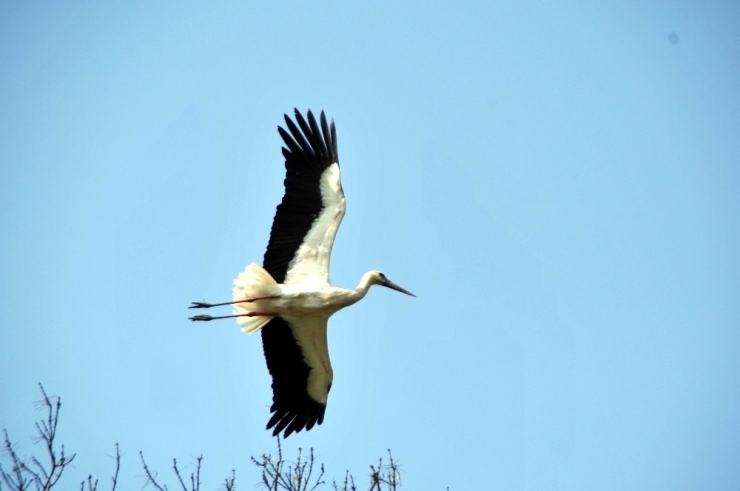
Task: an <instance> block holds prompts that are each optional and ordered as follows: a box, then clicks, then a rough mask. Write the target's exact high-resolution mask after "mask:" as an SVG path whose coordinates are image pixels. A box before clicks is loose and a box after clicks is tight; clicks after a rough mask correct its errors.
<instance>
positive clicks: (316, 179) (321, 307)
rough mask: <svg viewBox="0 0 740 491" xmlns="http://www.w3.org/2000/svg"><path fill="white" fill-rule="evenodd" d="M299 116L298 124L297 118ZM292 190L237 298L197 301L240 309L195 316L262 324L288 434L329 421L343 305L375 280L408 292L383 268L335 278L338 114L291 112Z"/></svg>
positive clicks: (238, 284) (278, 425)
mask: <svg viewBox="0 0 740 491" xmlns="http://www.w3.org/2000/svg"><path fill="white" fill-rule="evenodd" d="M296 123H297V124H296ZM285 124H286V127H287V131H286V130H285V129H283V128H281V127H278V132H279V133H280V136H281V137H282V138H283V141H284V142H285V146H284V147H283V149H282V150H283V156H284V157H285V169H286V176H285V196H283V201H282V203H280V204H279V205H278V207H277V211H276V213H275V219H274V220H273V223H272V230H271V232H270V242H269V244H268V245H267V251H266V252H265V257H264V260H263V266H259V265H258V264H255V263H252V264H250V265H249V266H247V267H246V269H245V270H244V271H243V272H241V273H240V274H239V275H238V276H237V278H236V279H235V280H234V289H233V292H232V293H233V295H232V296H233V301H231V302H225V303H218V304H210V303H205V302H193V304H192V305H191V307H190V308H210V307H216V306H220V305H233V306H234V313H233V314H232V315H223V316H210V315H196V316H194V317H191V320H194V321H210V320H214V319H223V318H229V317H235V318H236V319H237V321H238V322H239V324H240V325H241V327H242V330H243V331H244V332H246V333H250V334H251V333H253V332H255V331H257V330H259V329H262V343H263V348H264V351H265V359H266V360H267V368H268V370H269V371H270V375H272V391H273V397H272V401H273V403H272V407H270V411H271V412H272V413H273V414H272V417H271V418H270V420H269V422H268V423H267V429H270V428H273V427H274V430H273V435H277V434H279V433H280V432H281V431H283V430H285V431H284V433H283V437H287V436H288V435H290V434H291V433H293V432H299V431H301V430H303V429H304V428H305V429H306V431H308V430H310V429H311V428H313V427H314V426H315V425H316V424H321V423H322V422H323V420H324V413H325V411H326V401H327V398H328V395H329V389H331V383H332V378H333V371H332V368H331V363H330V361H329V348H328V345H327V336H326V325H327V321H328V320H329V317H331V315H332V314H333V313H335V312H337V311H338V310H340V309H342V308H344V307H347V306H349V305H352V304H354V303H356V302H358V301H359V300H361V299H362V298H363V297H364V296H365V295H366V294H367V292H368V290H369V289H370V287H371V286H372V285H382V286H386V287H388V288H392V289H394V290H397V291H399V292H402V293H405V294H407V295H411V296H414V295H413V294H412V293H411V292H409V291H407V290H404V289H403V288H401V287H400V286H398V285H396V284H395V283H393V282H391V281H390V280H389V279H388V278H386V277H385V275H384V274H383V273H381V272H380V271H370V272H368V273H365V275H364V276H363V277H362V279H361V280H360V284H359V285H358V286H357V288H355V289H344V288H337V287H334V286H332V285H331V283H330V282H329V260H330V256H331V249H332V245H333V244H334V237H335V236H336V234H337V229H339V224H340V223H342V218H343V217H344V212H345V200H344V192H343V190H342V184H341V181H340V179H339V158H338V153H337V135H336V129H335V127H334V120H332V121H331V123H328V124H327V121H326V116H325V115H324V112H323V111H322V112H321V117H320V125H321V126H320V127H319V123H317V121H316V118H314V115H313V114H312V113H311V111H308V113H307V117H306V118H305V119H304V117H303V116H302V115H301V113H300V112H298V110H297V109H296V110H295V123H294V122H293V121H292V120H291V119H290V118H289V117H288V116H287V115H285Z"/></svg>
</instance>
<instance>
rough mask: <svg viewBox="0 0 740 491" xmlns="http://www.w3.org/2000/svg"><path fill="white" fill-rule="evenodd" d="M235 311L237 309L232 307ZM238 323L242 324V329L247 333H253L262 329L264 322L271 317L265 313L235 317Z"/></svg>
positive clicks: (268, 320)
mask: <svg viewBox="0 0 740 491" xmlns="http://www.w3.org/2000/svg"><path fill="white" fill-rule="evenodd" d="M234 310H235V311H236V310H237V309H234ZM236 319H237V321H238V322H239V325H240V326H242V331H243V332H245V333H247V334H254V333H256V332H257V331H259V330H260V329H262V328H263V327H264V326H265V324H267V323H268V322H270V321H271V320H272V317H268V316H265V315H259V316H256V317H237V318H236Z"/></svg>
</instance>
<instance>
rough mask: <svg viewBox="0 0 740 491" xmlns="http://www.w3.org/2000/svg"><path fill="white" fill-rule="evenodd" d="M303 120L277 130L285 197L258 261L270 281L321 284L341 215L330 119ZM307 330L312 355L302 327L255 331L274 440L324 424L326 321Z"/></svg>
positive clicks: (278, 324)
mask: <svg viewBox="0 0 740 491" xmlns="http://www.w3.org/2000/svg"><path fill="white" fill-rule="evenodd" d="M307 118H308V121H306V120H305V119H304V118H303V116H302V115H301V113H299V112H298V110H297V109H296V110H295V121H296V123H294V122H293V121H292V120H291V119H290V118H289V117H288V116H287V115H286V116H285V124H286V126H287V128H288V130H287V131H286V130H285V129H283V128H280V127H278V132H279V133H280V136H281V137H282V138H283V141H284V142H285V147H283V155H284V156H285V170H286V175H285V195H284V196H283V201H282V202H281V203H280V204H279V205H278V207H277V211H276V212H275V219H274V220H273V223H272V230H271V232H270V242H269V244H268V246H267V251H266V252H265V257H264V261H263V266H264V268H265V269H266V270H267V272H268V273H270V275H271V276H272V277H273V278H274V279H275V281H277V282H278V283H286V282H299V281H303V282H306V283H314V284H319V283H328V281H329V256H330V254H331V248H332V245H333V244H334V236H335V235H336V232H337V229H338V228H339V224H340V223H341V221H342V218H343V217H344V210H345V208H344V192H343V191H342V185H341V183H340V180H339V163H338V162H339V157H338V153H337V136H336V129H335V126H334V121H331V124H327V121H326V116H325V115H324V113H323V112H322V113H321V116H320V119H321V121H320V124H321V129H320V130H319V125H318V124H317V122H316V119H315V118H314V116H313V114H312V113H311V111H309V112H308V113H307ZM307 322H311V321H307ZM314 322H315V321H314ZM301 326H303V324H302V325H301ZM309 330H310V331H312V332H314V333H315V332H323V334H322V335H316V336H318V337H316V336H315V337H314V340H315V341H317V342H318V341H320V342H319V344H318V345H319V346H321V349H320V350H319V349H316V348H308V347H309V346H311V344H310V343H308V344H307V342H308V341H307V339H306V338H305V335H304V336H303V337H302V336H301V334H300V332H302V331H304V329H303V328H302V327H301V329H297V328H296V325H295V324H294V325H293V326H291V324H289V323H288V321H287V320H285V319H283V318H281V317H275V318H274V319H272V320H271V321H270V322H269V323H268V324H267V325H265V326H264V327H263V328H262V345H263V348H264V351H265V359H266V360H267V368H268V370H269V371H270V375H272V390H273V404H272V407H271V408H270V410H271V411H272V412H273V413H274V414H273V415H272V417H271V418H270V421H269V422H268V424H267V427H268V429H269V428H272V427H274V428H275V430H274V432H273V434H275V435H277V434H278V433H279V432H280V431H283V430H285V433H284V436H288V435H289V434H291V433H292V432H294V431H300V430H302V429H304V428H306V429H307V430H310V429H311V428H312V427H313V426H314V425H315V424H321V423H322V421H323V420H324V412H325V410H326V397H327V395H328V393H329V387H331V380H332V372H331V365H330V364H329V353H328V349H327V345H326V320H324V321H323V325H320V326H316V325H314V326H313V328H311V329H309ZM319 353H323V355H321V356H318V354H319ZM321 360H324V361H321ZM322 387H323V388H322Z"/></svg>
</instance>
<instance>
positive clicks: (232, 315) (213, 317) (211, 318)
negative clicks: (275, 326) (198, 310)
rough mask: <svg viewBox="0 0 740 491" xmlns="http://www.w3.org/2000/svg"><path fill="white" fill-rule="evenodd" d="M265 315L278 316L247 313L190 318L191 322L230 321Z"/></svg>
mask: <svg viewBox="0 0 740 491" xmlns="http://www.w3.org/2000/svg"><path fill="white" fill-rule="evenodd" d="M260 315H263V316H265V317H275V316H276V315H277V314H275V313H272V312H247V313H246V314H231V315H218V316H212V315H196V316H193V317H191V318H190V320H191V321H212V320H216V319H230V318H232V317H257V316H260Z"/></svg>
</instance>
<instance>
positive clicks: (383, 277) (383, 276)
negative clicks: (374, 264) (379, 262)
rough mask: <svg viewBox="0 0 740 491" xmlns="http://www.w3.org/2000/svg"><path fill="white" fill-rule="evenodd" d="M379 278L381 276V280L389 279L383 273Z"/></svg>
mask: <svg viewBox="0 0 740 491" xmlns="http://www.w3.org/2000/svg"><path fill="white" fill-rule="evenodd" d="M378 276H380V278H381V279H384V280H387V279H388V278H386V277H385V275H384V274H383V273H380V272H378Z"/></svg>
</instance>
